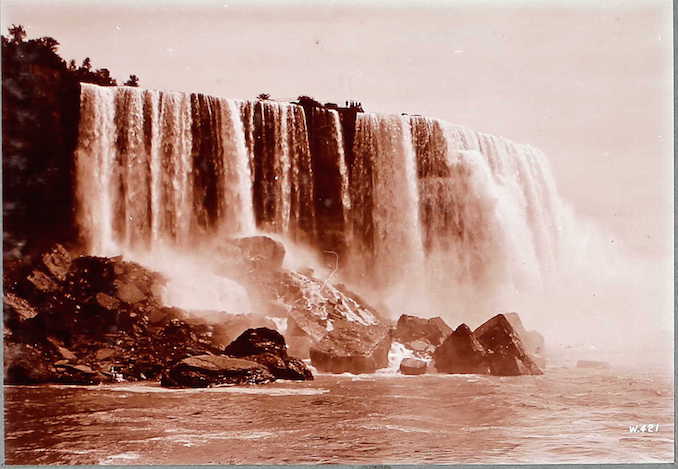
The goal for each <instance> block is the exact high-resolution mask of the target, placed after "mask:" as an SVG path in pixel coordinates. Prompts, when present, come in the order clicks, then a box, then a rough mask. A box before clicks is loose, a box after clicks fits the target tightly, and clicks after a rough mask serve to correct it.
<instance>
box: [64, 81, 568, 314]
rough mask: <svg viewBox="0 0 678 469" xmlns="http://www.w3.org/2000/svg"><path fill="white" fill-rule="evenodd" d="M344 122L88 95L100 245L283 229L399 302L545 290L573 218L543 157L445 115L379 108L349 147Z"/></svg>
mask: <svg viewBox="0 0 678 469" xmlns="http://www.w3.org/2000/svg"><path fill="white" fill-rule="evenodd" d="M343 119H344V118H343V116H340V115H339V114H338V113H337V111H335V110H328V109H319V108H315V109H311V110H310V112H308V114H307V113H306V112H305V110H304V108H303V107H301V106H298V105H294V104H288V103H278V102H273V101H235V100H230V99H224V98H216V97H212V96H206V95H202V94H195V93H194V94H188V93H177V92H164V91H151V90H143V89H138V88H128V87H117V88H103V87H98V86H94V85H87V84H83V85H82V93H81V122H80V138H79V145H78V148H77V151H76V173H77V174H76V177H77V181H78V183H77V200H78V221H79V225H80V229H81V232H82V234H83V237H84V239H85V240H86V241H87V243H88V245H89V250H90V251H91V252H92V253H95V254H101V255H113V254H120V253H123V254H130V253H132V252H137V253H138V252H152V251H153V250H154V249H155V248H157V247H158V246H160V245H163V246H170V247H171V249H176V250H178V251H181V250H184V251H190V250H191V249H192V248H193V247H194V246H195V243H199V242H202V241H205V240H210V239H218V238H219V237H223V236H235V235H243V234H251V233H254V232H269V233H275V234H277V235H279V236H282V237H283V239H288V240H290V241H294V242H295V243H297V244H301V245H304V246H306V247H310V248H311V249H314V250H315V251H316V252H318V253H320V252H322V251H326V250H331V251H333V252H337V253H338V254H339V256H340V258H341V259H340V264H341V266H342V268H341V271H340V273H339V276H338V278H341V279H342V280H344V281H347V282H348V283H352V284H353V285H360V287H361V288H362V289H363V290H366V291H372V292H388V293H387V294H386V295H385V296H386V297H387V300H390V301H391V303H392V304H403V305H407V304H408V303H407V300H408V299H411V298H412V297H417V298H418V300H417V301H419V300H420V299H421V298H426V300H427V301H428V303H427V304H426V306H425V307H426V308H440V305H442V304H445V303H446V302H449V301H450V295H453V296H454V295H456V296H459V295H464V294H466V295H471V296H473V295H477V294H487V292H495V291H498V290H500V289H509V290H511V289H518V288H525V287H534V286H538V285H539V284H540V283H541V282H542V281H543V280H544V279H545V278H546V277H548V275H549V274H550V273H551V272H553V271H554V270H557V269H558V266H559V262H560V256H561V254H562V253H561V251H562V242H561V240H562V234H561V230H562V229H563V225H564V224H565V223H566V221H567V220H566V219H567V217H566V212H565V211H564V209H563V204H562V202H561V200H560V198H559V196H558V193H557V191H556V188H555V184H554V182H553V178H552V176H551V173H550V169H549V167H548V164H547V162H546V159H545V158H544V156H543V155H542V154H541V153H540V152H539V151H538V150H536V149H534V148H532V147H530V146H527V145H520V144H515V143H513V142H511V141H509V140H506V139H503V138H500V137H495V136H491V135H486V134H482V133H478V132H474V131H472V130H469V129H466V128H464V127H460V126H455V125H451V124H448V123H446V122H444V121H441V120H437V119H430V118H425V117H419V116H395V115H381V114H365V113H358V114H357V117H356V119H355V121H354V122H353V123H354V125H355V135H354V136H353V141H352V142H348V146H347V143H346V142H345V135H344V134H343V132H345V131H346V127H345V122H344V121H343ZM351 132H352V130H351ZM349 153H350V158H349ZM404 287H407V288H406V289H405V290H403V288H404ZM465 287H468V289H465ZM469 289H470V290H472V292H471V293H469V291H470V290H469ZM398 292H400V293H398ZM393 295H395V296H393ZM398 295H401V296H400V297H399V296H398ZM432 298H433V299H435V298H439V301H437V302H436V301H433V302H431V301H430V300H431V299H432ZM455 301H456V300H455ZM418 304H419V305H421V302H419V303H418Z"/></svg>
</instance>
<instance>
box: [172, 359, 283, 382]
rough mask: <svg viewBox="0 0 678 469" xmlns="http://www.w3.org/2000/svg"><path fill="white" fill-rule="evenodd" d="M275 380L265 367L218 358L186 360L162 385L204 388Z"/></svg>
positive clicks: (179, 364) (175, 368)
mask: <svg viewBox="0 0 678 469" xmlns="http://www.w3.org/2000/svg"><path fill="white" fill-rule="evenodd" d="M273 380H275V377H274V376H273V375H272V374H271V373H270V372H269V371H268V369H267V368H266V367H265V366H264V365H260V364H259V363H256V362H253V361H249V360H242V359H239V358H231V357H225V356H219V355H198V356H193V357H188V358H185V359H183V360H181V361H179V362H178V363H176V364H175V365H173V366H172V367H170V368H169V369H167V370H166V371H165V372H163V375H162V379H161V384H162V385H163V386H166V387H191V388H205V387H208V386H216V385H223V384H263V383H269V382H271V381H273Z"/></svg>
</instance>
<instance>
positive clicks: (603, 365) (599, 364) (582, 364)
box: [577, 360, 610, 370]
mask: <svg viewBox="0 0 678 469" xmlns="http://www.w3.org/2000/svg"><path fill="white" fill-rule="evenodd" d="M577 368H595V369H599V370H607V369H609V368H610V364H609V363H608V362H604V361H598V360H579V361H577Z"/></svg>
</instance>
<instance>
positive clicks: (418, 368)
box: [400, 358, 428, 375]
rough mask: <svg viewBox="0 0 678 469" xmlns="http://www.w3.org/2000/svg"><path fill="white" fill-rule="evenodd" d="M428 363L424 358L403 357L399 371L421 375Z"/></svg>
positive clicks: (405, 373)
mask: <svg viewBox="0 0 678 469" xmlns="http://www.w3.org/2000/svg"><path fill="white" fill-rule="evenodd" d="M427 366H428V364H427V363H426V362H425V361H424V360H418V359H416V358H405V359H404V360H403V361H401V362H400V372H401V373H402V374H404V375H423V374H424V373H426V367H427Z"/></svg>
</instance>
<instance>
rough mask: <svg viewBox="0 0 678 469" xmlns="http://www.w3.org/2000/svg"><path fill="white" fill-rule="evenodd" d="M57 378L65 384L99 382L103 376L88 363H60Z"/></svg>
mask: <svg viewBox="0 0 678 469" xmlns="http://www.w3.org/2000/svg"><path fill="white" fill-rule="evenodd" d="M56 368H57V370H58V373H57V376H56V379H57V381H58V382H60V383H64V384H99V383H100V382H101V380H102V377H101V376H100V375H99V373H97V372H96V371H94V370H92V369H91V368H90V367H89V366H87V365H72V364H70V363H59V364H58V365H56Z"/></svg>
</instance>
